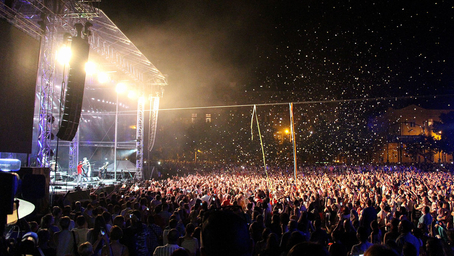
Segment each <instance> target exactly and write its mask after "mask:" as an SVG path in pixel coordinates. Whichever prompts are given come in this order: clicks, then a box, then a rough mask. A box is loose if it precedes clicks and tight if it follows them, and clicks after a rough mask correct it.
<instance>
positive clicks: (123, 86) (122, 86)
mask: <svg viewBox="0 0 454 256" xmlns="http://www.w3.org/2000/svg"><path fill="white" fill-rule="evenodd" d="M127 88H128V87H127V86H126V84H124V83H118V84H117V88H116V89H115V91H116V92H117V93H124V92H125V91H126V89H127Z"/></svg>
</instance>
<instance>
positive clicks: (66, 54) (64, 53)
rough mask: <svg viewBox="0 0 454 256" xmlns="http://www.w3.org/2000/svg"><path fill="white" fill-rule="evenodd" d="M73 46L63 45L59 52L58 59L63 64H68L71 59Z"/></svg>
mask: <svg viewBox="0 0 454 256" xmlns="http://www.w3.org/2000/svg"><path fill="white" fill-rule="evenodd" d="M71 55H72V52H71V47H70V46H67V45H63V46H62V47H61V48H60V49H59V50H58V52H57V60H58V62H59V63H60V64H62V65H67V64H68V63H69V61H70V60H71Z"/></svg>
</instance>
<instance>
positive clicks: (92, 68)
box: [85, 61, 96, 75]
mask: <svg viewBox="0 0 454 256" xmlns="http://www.w3.org/2000/svg"><path fill="white" fill-rule="evenodd" d="M85 73H87V75H93V74H95V73H96V64H95V63H94V62H91V61H88V62H87V63H85Z"/></svg>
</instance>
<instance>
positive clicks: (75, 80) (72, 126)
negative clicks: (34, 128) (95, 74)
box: [57, 23, 90, 141]
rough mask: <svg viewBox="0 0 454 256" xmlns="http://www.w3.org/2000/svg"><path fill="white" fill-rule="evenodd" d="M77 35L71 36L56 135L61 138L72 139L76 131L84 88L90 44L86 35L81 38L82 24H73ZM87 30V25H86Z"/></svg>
mask: <svg viewBox="0 0 454 256" xmlns="http://www.w3.org/2000/svg"><path fill="white" fill-rule="evenodd" d="M75 26H76V30H77V36H76V37H73V38H72V43H71V52H72V57H71V61H70V63H69V66H70V68H69V75H68V83H67V86H66V93H65V107H64V111H63V117H62V120H61V124H60V129H59V130H58V133H57V137H58V138H60V139H61V140H66V141H72V140H73V138H74V136H75V135H76V133H77V129H78V127H79V121H80V113H81V111H82V102H83V98H84V88H85V64H86V63H87V61H88V55H89V50H90V45H89V44H88V35H87V34H84V35H85V37H84V38H82V24H80V23H78V24H76V25H75ZM86 31H87V25H86Z"/></svg>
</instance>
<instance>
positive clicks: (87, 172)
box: [82, 157, 91, 180]
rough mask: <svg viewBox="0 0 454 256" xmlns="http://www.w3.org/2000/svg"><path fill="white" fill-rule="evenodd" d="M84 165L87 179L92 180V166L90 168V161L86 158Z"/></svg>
mask: <svg viewBox="0 0 454 256" xmlns="http://www.w3.org/2000/svg"><path fill="white" fill-rule="evenodd" d="M82 164H83V168H84V170H85V172H86V174H87V179H88V180H91V166H90V162H88V159H87V158H86V157H84V161H83V162H82Z"/></svg>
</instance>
